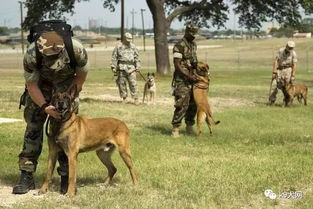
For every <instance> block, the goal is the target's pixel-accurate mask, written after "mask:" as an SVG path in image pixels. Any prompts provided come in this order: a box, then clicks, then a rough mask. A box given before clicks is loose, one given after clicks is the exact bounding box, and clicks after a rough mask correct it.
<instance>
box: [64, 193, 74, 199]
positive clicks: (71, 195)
mask: <svg viewBox="0 0 313 209" xmlns="http://www.w3.org/2000/svg"><path fill="white" fill-rule="evenodd" d="M65 196H66V197H69V198H71V197H74V196H75V192H67V193H66V194H65Z"/></svg>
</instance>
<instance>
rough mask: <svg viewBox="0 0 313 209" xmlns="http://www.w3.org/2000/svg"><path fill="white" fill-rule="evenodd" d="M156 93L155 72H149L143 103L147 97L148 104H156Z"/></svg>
mask: <svg viewBox="0 0 313 209" xmlns="http://www.w3.org/2000/svg"><path fill="white" fill-rule="evenodd" d="M155 94H156V85H155V77H154V73H151V74H150V73H148V75H147V81H146V83H145V87H144V90H143V98H142V103H145V98H147V104H150V103H152V104H155Z"/></svg>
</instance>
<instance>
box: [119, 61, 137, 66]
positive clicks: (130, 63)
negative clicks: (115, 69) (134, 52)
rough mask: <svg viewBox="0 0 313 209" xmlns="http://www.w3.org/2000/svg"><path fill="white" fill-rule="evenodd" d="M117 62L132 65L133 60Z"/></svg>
mask: <svg viewBox="0 0 313 209" xmlns="http://www.w3.org/2000/svg"><path fill="white" fill-rule="evenodd" d="M118 64H122V65H134V64H135V62H132V61H118Z"/></svg>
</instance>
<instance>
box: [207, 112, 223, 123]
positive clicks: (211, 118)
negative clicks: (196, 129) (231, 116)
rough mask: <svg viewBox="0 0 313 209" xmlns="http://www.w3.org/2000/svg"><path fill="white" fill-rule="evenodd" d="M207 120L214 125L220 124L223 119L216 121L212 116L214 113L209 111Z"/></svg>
mask: <svg viewBox="0 0 313 209" xmlns="http://www.w3.org/2000/svg"><path fill="white" fill-rule="evenodd" d="M206 122H207V123H208V124H212V125H217V124H219V123H220V122H221V121H219V120H218V121H215V120H214V119H213V117H212V114H210V113H207V114H206Z"/></svg>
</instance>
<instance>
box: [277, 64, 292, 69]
mask: <svg viewBox="0 0 313 209" xmlns="http://www.w3.org/2000/svg"><path fill="white" fill-rule="evenodd" d="M290 67H291V65H283V66H279V67H278V68H277V69H278V70H283V69H286V68H290Z"/></svg>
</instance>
